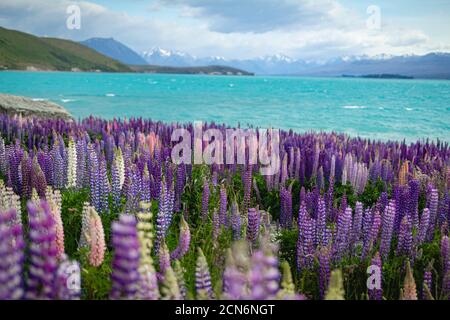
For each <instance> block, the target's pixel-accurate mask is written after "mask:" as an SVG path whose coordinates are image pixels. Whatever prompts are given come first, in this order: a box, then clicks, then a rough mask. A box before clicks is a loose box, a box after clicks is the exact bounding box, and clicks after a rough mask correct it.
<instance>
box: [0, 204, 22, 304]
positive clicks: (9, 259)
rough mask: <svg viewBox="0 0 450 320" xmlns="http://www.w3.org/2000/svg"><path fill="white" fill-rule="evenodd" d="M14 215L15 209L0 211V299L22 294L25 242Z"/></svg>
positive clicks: (13, 298) (15, 297)
mask: <svg viewBox="0 0 450 320" xmlns="http://www.w3.org/2000/svg"><path fill="white" fill-rule="evenodd" d="M16 216H17V212H16V210H15V209H10V210H9V211H6V212H0V256H1V257H2V258H1V259H0V300H10V299H11V300H16V299H20V298H22V295H23V283H22V271H23V261H24V254H23V249H24V247H25V242H24V241H23V235H22V225H21V224H18V223H16V220H17V218H16Z"/></svg>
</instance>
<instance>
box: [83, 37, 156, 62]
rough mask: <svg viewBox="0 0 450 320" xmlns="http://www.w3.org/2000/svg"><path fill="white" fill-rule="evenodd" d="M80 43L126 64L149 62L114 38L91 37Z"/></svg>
mask: <svg viewBox="0 0 450 320" xmlns="http://www.w3.org/2000/svg"><path fill="white" fill-rule="evenodd" d="M80 43H81V44H82V45H85V46H87V47H89V48H91V49H94V50H96V51H98V52H100V53H101V54H104V55H105V56H108V57H110V58H113V59H115V60H117V61H120V62H122V63H124V64H131V65H141V64H147V62H146V61H145V59H144V58H142V57H141V56H140V55H139V54H137V53H136V52H134V51H133V50H132V49H130V48H129V47H127V46H126V45H124V44H123V43H121V42H119V41H116V40H114V39H113V38H90V39H87V40H84V41H81V42H80Z"/></svg>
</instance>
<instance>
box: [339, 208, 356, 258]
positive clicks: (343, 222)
mask: <svg viewBox="0 0 450 320" xmlns="http://www.w3.org/2000/svg"><path fill="white" fill-rule="evenodd" d="M351 230H352V208H350V207H347V209H345V211H344V212H343V213H341V214H339V217H338V224H337V233H336V243H335V251H336V257H335V258H336V259H337V261H339V260H340V259H341V258H342V257H343V256H344V254H345V253H346V251H347V250H348V248H349V246H350V240H351Z"/></svg>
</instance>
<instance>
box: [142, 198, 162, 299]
mask: <svg viewBox="0 0 450 320" xmlns="http://www.w3.org/2000/svg"><path fill="white" fill-rule="evenodd" d="M149 209H150V204H149V203H141V211H139V212H138V213H137V217H138V224H137V230H138V238H139V245H140V253H141V254H140V261H139V288H138V293H137V299H144V300H157V299H158V298H159V296H160V295H159V289H158V279H157V275H156V271H155V268H154V267H153V259H152V257H151V251H152V246H153V242H152V240H153V230H152V229H153V227H152V223H151V219H152V212H151V210H149Z"/></svg>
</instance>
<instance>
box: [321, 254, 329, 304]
mask: <svg viewBox="0 0 450 320" xmlns="http://www.w3.org/2000/svg"><path fill="white" fill-rule="evenodd" d="M318 258H319V290H320V299H323V298H324V297H325V292H326V290H327V289H328V285H329V282H330V275H331V267H330V259H331V257H330V249H329V248H326V247H325V248H322V249H321V250H320V251H319V257H318Z"/></svg>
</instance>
